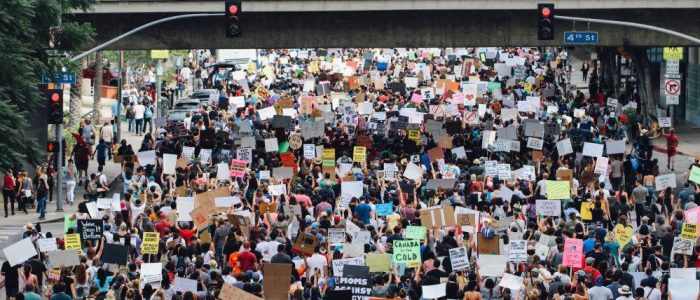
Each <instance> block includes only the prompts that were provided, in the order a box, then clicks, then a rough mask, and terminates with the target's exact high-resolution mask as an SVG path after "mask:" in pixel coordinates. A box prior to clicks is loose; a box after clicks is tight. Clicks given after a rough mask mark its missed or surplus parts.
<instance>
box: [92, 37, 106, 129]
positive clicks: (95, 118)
mask: <svg viewBox="0 0 700 300" xmlns="http://www.w3.org/2000/svg"><path fill="white" fill-rule="evenodd" d="M103 63H104V61H103V60H102V51H97V53H95V84H94V87H95V91H94V92H93V98H92V110H93V111H94V113H93V114H92V124H95V125H97V124H98V123H99V121H100V105H101V102H102V101H101V100H102V66H103Z"/></svg>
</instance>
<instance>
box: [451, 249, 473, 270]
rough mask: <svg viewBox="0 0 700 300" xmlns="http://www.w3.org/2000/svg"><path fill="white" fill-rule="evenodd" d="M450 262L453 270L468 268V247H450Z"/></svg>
mask: <svg viewBox="0 0 700 300" xmlns="http://www.w3.org/2000/svg"><path fill="white" fill-rule="evenodd" d="M449 251H450V262H451V263H452V270H453V271H460V270H468V269H469V257H468V256H467V248H465V247H459V248H452V249H449Z"/></svg>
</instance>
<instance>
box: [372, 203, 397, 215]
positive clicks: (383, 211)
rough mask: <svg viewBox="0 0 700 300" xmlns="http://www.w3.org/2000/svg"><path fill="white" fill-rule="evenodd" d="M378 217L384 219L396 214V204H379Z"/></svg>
mask: <svg viewBox="0 0 700 300" xmlns="http://www.w3.org/2000/svg"><path fill="white" fill-rule="evenodd" d="M376 208H377V216H380V217H383V216H388V215H390V214H392V213H394V204H393V203H392V202H387V203H382V204H377V206H376Z"/></svg>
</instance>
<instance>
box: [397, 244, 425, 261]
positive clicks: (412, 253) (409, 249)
mask: <svg viewBox="0 0 700 300" xmlns="http://www.w3.org/2000/svg"><path fill="white" fill-rule="evenodd" d="M420 244H421V243H420V241H418V240H403V241H401V240H394V243H393V251H394V256H393V257H394V263H411V262H413V263H420V260H421V256H420Z"/></svg>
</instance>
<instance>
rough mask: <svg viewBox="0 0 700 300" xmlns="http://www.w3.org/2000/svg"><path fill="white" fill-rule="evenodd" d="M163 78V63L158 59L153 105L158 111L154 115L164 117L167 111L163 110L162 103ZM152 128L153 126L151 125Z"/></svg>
mask: <svg viewBox="0 0 700 300" xmlns="http://www.w3.org/2000/svg"><path fill="white" fill-rule="evenodd" d="M161 76H163V62H162V61H161V60H160V58H159V59H158V65H157V66H156V99H154V101H155V102H156V103H155V105H153V107H154V109H155V110H156V111H155V113H154V114H153V115H155V116H158V117H162V116H164V115H165V111H164V110H165V109H161V107H160V105H161V101H160V93H161V90H160V81H161ZM151 126H152V125H151Z"/></svg>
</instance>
